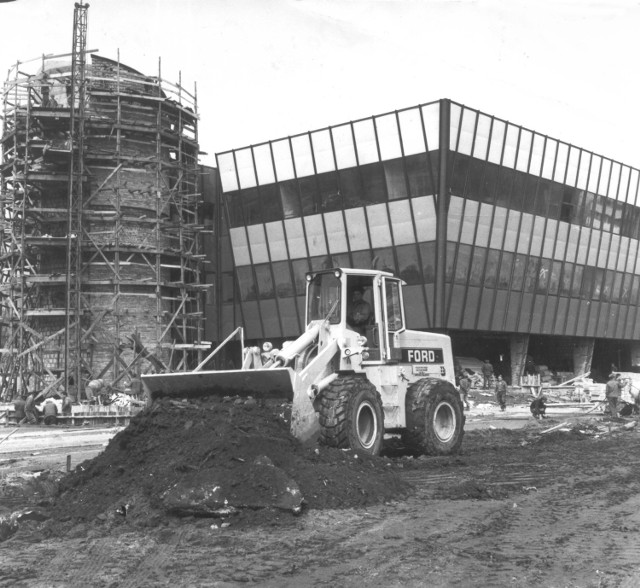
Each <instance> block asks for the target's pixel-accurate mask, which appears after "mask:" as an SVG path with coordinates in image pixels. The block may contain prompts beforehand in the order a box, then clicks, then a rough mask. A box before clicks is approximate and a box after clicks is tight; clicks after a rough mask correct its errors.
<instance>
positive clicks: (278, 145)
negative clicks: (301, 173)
mask: <svg viewBox="0 0 640 588" xmlns="http://www.w3.org/2000/svg"><path fill="white" fill-rule="evenodd" d="M271 150H272V151H273V159H274V161H275V162H276V174H277V176H278V180H279V181H280V182H282V181H284V180H291V179H292V178H294V177H295V174H294V173H293V160H292V159H291V145H289V140H288V139H285V140H283V141H274V142H273V143H272V144H271Z"/></svg>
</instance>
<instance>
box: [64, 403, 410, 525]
mask: <svg viewBox="0 0 640 588" xmlns="http://www.w3.org/2000/svg"><path fill="white" fill-rule="evenodd" d="M289 422H290V406H289V405H287V404H281V403H277V402H269V401H267V402H265V403H264V405H263V406H258V405H257V404H256V402H255V401H254V400H252V399H249V400H247V401H244V400H240V399H233V398H225V399H223V398H220V397H210V398H201V399H197V400H171V399H160V400H158V401H156V402H154V404H153V405H152V406H151V407H150V408H149V409H147V410H145V411H143V412H142V413H140V414H139V415H137V416H136V417H135V418H134V419H132V421H131V423H130V425H129V426H128V427H127V428H126V429H125V430H124V431H121V432H120V433H118V434H117V435H116V436H115V437H114V438H113V439H112V440H111V442H110V443H109V444H108V446H107V447H106V448H105V450H104V451H103V452H102V453H101V454H100V455H99V456H97V457H96V458H94V459H93V460H91V461H87V462H84V463H82V464H80V465H79V466H78V467H77V468H76V469H75V471H74V472H72V473H71V474H69V475H68V476H66V477H65V478H64V479H63V480H62V482H61V485H60V493H59V496H58V497H57V499H56V500H55V503H54V505H53V507H52V515H53V517H54V519H55V520H57V521H68V522H69V523H71V522H78V521H83V522H89V521H92V520H94V519H98V520H100V519H103V520H104V519H105V517H113V516H114V515H113V513H117V515H119V516H123V517H124V516H127V517H128V519H129V520H131V519H134V520H136V517H137V520H136V522H137V523H139V524H140V525H143V526H145V525H149V526H156V525H157V524H158V518H159V517H164V516H165V515H167V512H166V508H165V507H164V505H163V504H162V500H161V497H162V495H163V494H164V493H165V492H166V491H167V490H169V489H171V488H174V487H175V486H177V485H180V484H185V483H186V484H188V483H189V480H191V479H197V480H198V481H199V482H202V480H207V478H208V477H209V476H210V477H211V479H215V480H220V479H223V480H224V484H225V487H226V488H229V489H230V492H231V493H232V494H234V496H236V497H240V498H238V500H240V499H241V501H242V503H243V504H245V505H249V508H246V509H241V513H240V515H241V516H238V517H235V519H234V520H246V519H247V518H251V516H250V515H251V513H256V517H257V516H258V515H257V512H258V511H259V510H260V511H262V512H261V513H260V515H259V517H260V518H261V519H264V518H265V512H274V516H276V514H277V516H278V517H280V518H282V516H283V514H284V513H283V512H282V511H277V509H276V510H273V509H270V508H256V507H255V505H257V504H262V503H264V502H265V500H266V501H267V502H268V498H269V496H270V495H271V494H273V488H271V487H270V486H269V480H266V479H261V478H260V476H256V475H255V471H256V470H255V469H253V470H252V469H251V464H253V463H256V462H259V461H260V460H263V461H264V458H265V457H266V458H268V460H267V462H270V463H271V464H272V465H273V466H275V468H277V469H279V470H281V472H284V474H282V475H285V474H286V475H287V476H289V477H290V478H291V479H292V480H293V481H295V483H297V486H298V488H299V490H300V493H301V494H302V497H303V498H304V504H303V506H304V508H309V509H323V508H348V507H356V506H365V505H369V504H375V503H380V502H384V501H388V500H393V499H398V498H401V497H404V496H406V495H407V494H409V493H410V492H411V486H410V485H409V484H408V483H406V482H403V481H402V480H401V479H400V478H399V477H398V476H397V475H396V474H397V472H395V469H396V467H397V466H396V464H395V463H394V462H392V461H391V460H389V459H386V458H383V457H371V456H367V455H361V454H358V455H356V454H355V453H354V452H353V451H350V450H349V451H344V450H339V449H333V448H328V447H323V446H316V445H312V446H303V445H302V444H301V443H300V442H299V441H298V440H297V439H295V438H294V437H293V436H292V435H291V433H290V432H289ZM287 514H288V513H287ZM256 517H254V518H256ZM131 522H133V521H131Z"/></svg>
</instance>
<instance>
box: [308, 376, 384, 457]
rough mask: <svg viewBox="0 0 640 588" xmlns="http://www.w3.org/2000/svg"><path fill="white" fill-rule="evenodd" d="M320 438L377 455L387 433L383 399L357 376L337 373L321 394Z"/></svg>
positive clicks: (324, 441) (328, 442) (346, 447)
mask: <svg viewBox="0 0 640 588" xmlns="http://www.w3.org/2000/svg"><path fill="white" fill-rule="evenodd" d="M319 413H320V415H319V417H320V418H319V420H320V441H321V442H322V443H324V444H325V445H328V446H329V447H338V448H340V449H353V450H354V451H359V452H362V453H368V454H370V455H378V454H379V453H380V449H381V448H382V438H383V436H384V413H383V412H382V399H381V398H380V394H379V393H378V391H377V390H376V388H375V386H374V385H373V384H372V383H371V382H369V381H368V380H367V379H365V378H362V377H357V376H338V377H337V378H336V379H335V380H334V381H333V382H331V384H329V386H327V387H326V388H325V389H324V390H323V392H322V394H321V396H320V398H319Z"/></svg>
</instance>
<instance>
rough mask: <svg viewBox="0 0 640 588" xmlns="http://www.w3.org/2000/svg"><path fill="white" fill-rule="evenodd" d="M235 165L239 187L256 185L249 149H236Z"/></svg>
mask: <svg viewBox="0 0 640 588" xmlns="http://www.w3.org/2000/svg"><path fill="white" fill-rule="evenodd" d="M236 165H237V166H238V176H239V178H240V187H241V188H253V187H254V186H255V185H256V172H255V170H254V169H253V157H252V156H251V149H240V150H239V151H236Z"/></svg>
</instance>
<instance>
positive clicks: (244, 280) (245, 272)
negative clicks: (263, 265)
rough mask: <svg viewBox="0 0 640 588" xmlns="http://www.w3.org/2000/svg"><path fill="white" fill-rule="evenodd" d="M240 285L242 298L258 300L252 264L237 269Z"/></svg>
mask: <svg viewBox="0 0 640 588" xmlns="http://www.w3.org/2000/svg"><path fill="white" fill-rule="evenodd" d="M236 273H237V276H238V285H239V286H240V297H241V298H242V300H256V299H257V298H258V292H257V290H256V285H255V282H254V281H253V270H252V269H251V267H250V266H247V267H239V268H237V269H236Z"/></svg>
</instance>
